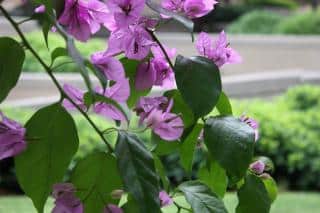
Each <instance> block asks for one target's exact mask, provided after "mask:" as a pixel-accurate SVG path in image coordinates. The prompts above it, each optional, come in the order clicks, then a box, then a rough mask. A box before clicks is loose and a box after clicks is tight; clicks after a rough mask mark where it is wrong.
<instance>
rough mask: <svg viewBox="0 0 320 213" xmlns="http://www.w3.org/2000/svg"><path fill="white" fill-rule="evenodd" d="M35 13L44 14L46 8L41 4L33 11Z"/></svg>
mask: <svg viewBox="0 0 320 213" xmlns="http://www.w3.org/2000/svg"><path fill="white" fill-rule="evenodd" d="M34 12H35V13H45V12H46V6H44V5H43V4H42V5H40V6H39V7H37V8H36V9H34Z"/></svg>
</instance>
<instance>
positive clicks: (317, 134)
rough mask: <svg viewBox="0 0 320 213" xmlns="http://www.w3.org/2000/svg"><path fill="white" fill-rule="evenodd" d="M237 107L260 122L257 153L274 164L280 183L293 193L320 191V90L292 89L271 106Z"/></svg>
mask: <svg viewBox="0 0 320 213" xmlns="http://www.w3.org/2000/svg"><path fill="white" fill-rule="evenodd" d="M234 106H237V107H236V108H235V109H236V110H239V111H238V112H239V113H240V112H243V111H245V112H247V113H248V114H249V115H250V116H252V117H254V118H255V119H256V120H258V121H259V122H260V133H261V139H260V140H259V141H258V143H257V146H256V147H257V152H258V154H261V155H266V156H268V157H270V158H271V159H272V160H273V161H274V163H275V165H276V171H275V178H276V179H277V180H278V181H279V182H286V183H287V185H288V187H289V188H290V189H299V190H301V189H303V190H307V189H308V190H319V189H320V182H319V176H320V113H319V109H320V87H314V86H303V87H297V88H293V89H290V90H289V91H288V92H287V93H286V94H285V95H284V96H282V97H280V98H278V99H276V100H275V101H274V102H272V103H269V102H266V101H262V100H256V101H253V102H252V101H250V102H236V103H235V104H234Z"/></svg>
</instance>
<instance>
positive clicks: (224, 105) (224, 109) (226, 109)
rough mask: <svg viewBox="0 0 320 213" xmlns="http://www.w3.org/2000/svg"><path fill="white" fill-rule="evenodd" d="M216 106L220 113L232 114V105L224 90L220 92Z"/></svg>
mask: <svg viewBox="0 0 320 213" xmlns="http://www.w3.org/2000/svg"><path fill="white" fill-rule="evenodd" d="M216 107H217V109H218V111H219V113H220V115H232V106H231V103H230V100H229V98H228V96H227V95H226V94H225V93H224V92H221V94H220V97H219V101H218V103H217V105H216Z"/></svg>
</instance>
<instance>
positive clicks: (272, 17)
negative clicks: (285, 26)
mask: <svg viewBox="0 0 320 213" xmlns="http://www.w3.org/2000/svg"><path fill="white" fill-rule="evenodd" d="M282 19H283V16H281V15H279V14H277V13H273V12H269V11H263V10H255V11H252V12H249V13H247V14H245V15H243V16H241V17H240V18H239V19H238V20H237V21H235V22H233V23H232V24H230V25H229V26H228V28H227V31H228V32H230V33H244V34H251V33H255V34H271V33H274V28H275V26H276V25H277V24H279V23H280V21H281V20H282Z"/></svg>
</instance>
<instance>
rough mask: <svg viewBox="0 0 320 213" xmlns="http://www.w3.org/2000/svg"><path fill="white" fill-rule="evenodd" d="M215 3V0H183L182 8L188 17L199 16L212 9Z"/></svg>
mask: <svg viewBox="0 0 320 213" xmlns="http://www.w3.org/2000/svg"><path fill="white" fill-rule="evenodd" d="M217 3H218V2H217V1H215V0H185V2H184V6H183V8H184V12H185V14H186V15H187V16H188V17H189V18H199V17H202V16H204V15H206V14H208V13H209V12H210V11H212V10H213V9H214V5H216V4H217Z"/></svg>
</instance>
